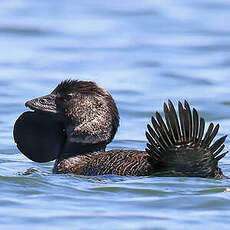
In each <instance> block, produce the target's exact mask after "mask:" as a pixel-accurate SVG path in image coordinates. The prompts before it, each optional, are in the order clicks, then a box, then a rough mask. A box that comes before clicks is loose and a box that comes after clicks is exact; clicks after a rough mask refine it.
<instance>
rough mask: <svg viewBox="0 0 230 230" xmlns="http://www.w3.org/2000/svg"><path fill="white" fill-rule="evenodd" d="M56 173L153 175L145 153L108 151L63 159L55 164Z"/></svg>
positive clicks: (149, 160) (149, 161) (148, 157)
mask: <svg viewBox="0 0 230 230" xmlns="http://www.w3.org/2000/svg"><path fill="white" fill-rule="evenodd" d="M57 172H60V173H74V174H77V175H103V174H116V175H122V176H123V175H134V176H147V175H151V174H152V173H153V167H152V165H151V158H150V156H149V154H148V153H146V152H145V151H137V150H110V151H105V152H95V153H91V154H86V155H79V156H75V157H70V158H67V159H63V160H61V161H60V163H58V164H57Z"/></svg>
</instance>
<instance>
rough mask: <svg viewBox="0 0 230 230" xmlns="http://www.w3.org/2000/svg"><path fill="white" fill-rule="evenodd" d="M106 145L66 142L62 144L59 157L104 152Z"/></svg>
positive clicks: (64, 157)
mask: <svg viewBox="0 0 230 230" xmlns="http://www.w3.org/2000/svg"><path fill="white" fill-rule="evenodd" d="M105 147H106V145H104V144H102V143H99V144H81V143H73V142H67V143H66V144H65V146H64V149H63V152H62V154H61V155H60V156H59V158H62V159H66V158H69V157H74V156H78V155H86V154H89V153H94V152H99V151H101V152H104V151H105Z"/></svg>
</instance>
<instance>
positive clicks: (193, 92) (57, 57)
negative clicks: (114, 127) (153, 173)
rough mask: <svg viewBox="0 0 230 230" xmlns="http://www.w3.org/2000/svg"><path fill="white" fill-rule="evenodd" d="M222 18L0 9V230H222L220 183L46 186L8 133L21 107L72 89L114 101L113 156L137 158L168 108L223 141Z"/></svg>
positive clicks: (98, 180) (82, 4)
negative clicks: (154, 120) (197, 118)
mask: <svg viewBox="0 0 230 230" xmlns="http://www.w3.org/2000/svg"><path fill="white" fill-rule="evenodd" d="M229 10H230V2H229V1H228V0H223V1H218V0H203V1H199V0H194V1H177V0H174V1H172V0H162V1H149V0H144V1H142V2H140V1H137V0H126V1H120V0H119V1H113V2H111V1H109V2H108V1H105V0H98V1H89V0H84V1H83V0H79V1H77V2H76V1H73V0H70V1H68V2H63V1H54V0H51V1H45V0H40V1H35V0H30V1H27V0H18V1H13V0H2V1H1V3H0V47H1V55H0V137H1V138H0V156H1V157H0V185H1V198H0V207H1V208H0V228H1V229H5V230H7V229H55V230H56V229H63V228H66V227H67V226H68V228H69V229H98V228H99V227H98V226H100V229H108V228H109V229H176V230H178V229H185V228H186V229H204V227H203V226H208V228H209V229H228V225H229V218H228V217H229V214H230V213H229V202H230V201H229V192H228V191H229V187H230V184H229V180H228V179H225V180H210V179H201V178H173V177H170V178H161V177H117V176H101V177H95V178H94V177H76V176H73V175H53V174H52V173H51V171H52V170H51V169H52V164H53V163H52V162H51V163H45V164H37V163H34V162H31V161H29V160H28V159H25V157H23V156H22V155H21V154H19V151H18V150H17V149H16V147H15V144H14V142H13V139H12V127H13V124H14V121H15V120H16V118H17V117H18V116H19V114H20V113H22V112H23V111H24V110H25V107H24V102H25V101H26V100H28V99H30V98H33V97H37V96H40V95H44V94H46V93H48V92H49V91H51V90H52V89H53V88H54V87H55V86H56V84H57V83H58V82H59V81H61V80H62V79H65V78H70V77H71V78H78V79H82V80H86V79H87V80H93V81H96V82H97V83H98V84H99V85H100V86H102V87H104V88H106V89H107V90H108V91H110V92H111V94H112V95H113V97H114V98H115V100H116V102H117V104H118V108H119V111H120V115H121V126H120V128H119V131H118V134H117V135H116V138H115V140H114V142H113V143H111V144H110V145H109V148H124V149H129V148H134V149H144V147H145V136H144V132H145V126H146V124H147V122H149V121H150V116H151V114H152V113H153V112H154V111H156V110H157V111H159V112H162V104H163V102H164V101H165V100H167V99H168V98H170V99H172V100H173V101H174V102H175V101H176V100H178V99H181V100H182V99H187V100H188V101H189V102H190V103H191V104H192V105H193V106H195V107H196V108H197V109H198V110H199V111H200V113H201V115H202V116H204V117H205V118H206V120H207V121H211V120H213V121H215V123H217V122H219V123H220V124H221V129H220V135H222V134H228V133H229V130H230V119H229V114H230V106H229V104H230V103H229V95H230V94H229V88H230V81H229V79H230V78H229V73H230V65H229V63H230V36H229V35H230V27H229V20H230V16H229ZM226 144H227V147H228V148H229V140H228V139H227V143H226ZM229 164H230V162H229V157H228V156H227V157H226V158H225V159H223V160H222V162H221V167H222V168H223V170H224V172H225V174H226V175H228V176H230V170H229V167H228V166H229Z"/></svg>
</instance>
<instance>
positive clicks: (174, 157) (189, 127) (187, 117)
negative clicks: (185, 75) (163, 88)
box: [146, 100, 227, 178]
mask: <svg viewBox="0 0 230 230" xmlns="http://www.w3.org/2000/svg"><path fill="white" fill-rule="evenodd" d="M178 111H179V114H178V115H177V113H176V111H175V108H174V106H173V104H172V102H171V101H170V100H169V101H168V105H167V104H166V103H164V116H165V121H166V122H164V121H163V119H162V117H161V115H160V114H159V113H158V112H156V116H155V118H154V117H152V125H147V128H148V131H147V132H146V137H147V139H148V142H149V143H147V148H146V151H147V152H148V153H149V155H150V156H151V158H152V161H153V164H154V166H155V167H157V166H160V167H159V168H161V169H163V170H164V171H165V172H167V171H168V172H169V173H170V174H172V173H176V174H179V175H182V176H198V177H210V178H213V177H214V178H222V177H223V176H224V175H223V173H222V171H221V169H220V168H219V167H218V161H219V160H220V159H221V158H223V157H224V156H225V155H226V154H227V152H223V153H222V150H223V149H224V147H225V145H224V144H223V143H224V141H225V139H226V137H227V135H225V136H223V137H221V138H219V139H218V140H216V141H215V142H214V143H213V144H211V142H212V141H213V139H214V138H215V136H216V134H217V132H218V130H219V124H217V125H216V126H214V124H213V123H211V124H210V125H209V127H208V129H207V131H206V133H205V135H204V128H205V120H204V119H203V118H202V117H201V118H199V116H198V113H197V111H196V109H193V110H192V111H191V110H190V106H189V104H188V102H187V101H185V102H184V106H183V105H182V103H181V102H178Z"/></svg>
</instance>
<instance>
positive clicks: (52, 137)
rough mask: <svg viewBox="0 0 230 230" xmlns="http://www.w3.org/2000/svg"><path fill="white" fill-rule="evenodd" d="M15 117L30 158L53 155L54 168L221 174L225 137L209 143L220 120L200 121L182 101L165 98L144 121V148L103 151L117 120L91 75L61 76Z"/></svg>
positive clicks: (16, 133)
mask: <svg viewBox="0 0 230 230" xmlns="http://www.w3.org/2000/svg"><path fill="white" fill-rule="evenodd" d="M25 105H26V107H29V108H30V109H31V110H32V111H27V112H24V113H23V114H22V115H21V116H20V117H19V118H18V119H17V120H16V122H15V125H14V140H15V142H16V144H17V147H18V149H19V150H20V151H21V152H22V153H23V154H24V155H25V156H26V157H28V158H29V159H30V160H32V161H35V162H48V161H52V160H55V164H54V168H53V172H54V173H73V174H77V175H104V174H116V175H134V176H147V175H172V176H173V175H179V176H189V177H207V178H222V177H224V175H223V173H222V171H221V169H220V168H219V167H218V161H219V160H220V159H221V158H223V157H224V156H225V155H226V153H227V152H222V151H223V149H224V147H225V145H224V141H225V139H226V137H227V135H226V136H223V137H220V138H219V139H218V140H216V141H215V142H214V143H212V142H213V139H214V138H215V136H216V134H217V132H218V129H219V124H217V125H216V126H214V124H213V123H211V124H210V125H209V126H208V129H207V131H206V132H204V129H205V121H204V119H203V118H202V117H199V115H198V113H197V111H196V109H194V108H193V109H192V110H191V109H190V106H189V104H188V102H187V101H184V103H183V104H182V103H181V102H178V114H177V113H176V110H175V108H174V105H173V103H172V102H171V101H170V100H169V101H168V103H164V116H162V115H161V114H160V113H158V112H156V113H155V115H154V116H153V117H152V118H151V124H148V125H147V131H146V138H147V144H146V149H145V151H139V150H122V149H113V150H108V151H106V150H105V148H106V146H107V144H108V143H110V142H111V141H112V139H113V137H114V135H115V133H116V131H117V128H118V126H119V113H118V109H117V106H116V104H115V102H114V100H113V98H112V96H111V95H110V94H109V93H108V92H107V91H106V90H104V89H102V88H100V87H99V86H97V85H96V83H94V82H91V81H78V80H65V81H62V82H61V83H60V84H59V85H58V86H57V87H56V88H55V89H54V90H53V91H52V92H51V93H50V94H48V95H46V96H43V97H38V98H35V99H32V100H30V101H27V102H26V103H25Z"/></svg>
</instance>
